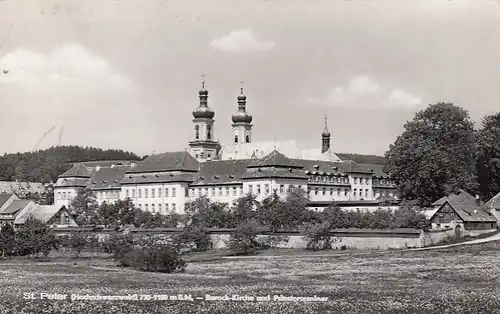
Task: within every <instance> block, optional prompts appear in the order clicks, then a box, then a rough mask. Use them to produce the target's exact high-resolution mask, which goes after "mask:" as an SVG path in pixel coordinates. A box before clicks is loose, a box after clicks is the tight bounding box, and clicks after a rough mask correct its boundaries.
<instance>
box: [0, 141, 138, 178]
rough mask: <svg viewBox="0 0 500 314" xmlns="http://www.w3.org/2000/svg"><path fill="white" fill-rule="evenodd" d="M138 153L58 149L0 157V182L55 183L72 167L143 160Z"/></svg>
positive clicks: (93, 148) (92, 148) (84, 148)
mask: <svg viewBox="0 0 500 314" xmlns="http://www.w3.org/2000/svg"><path fill="white" fill-rule="evenodd" d="M139 159H140V157H139V156H137V155H136V154H134V153H131V152H126V151H123V150H117V149H107V150H103V149H100V148H95V147H80V146H57V147H51V148H49V149H45V150H38V151H35V152H27V153H16V154H5V155H3V156H0V181H15V180H19V181H30V182H50V181H51V180H52V181H53V182H55V181H56V180H57V176H59V175H60V174H61V173H63V172H64V171H66V170H68V169H69V168H71V165H70V164H68V163H71V162H75V161H93V160H139Z"/></svg>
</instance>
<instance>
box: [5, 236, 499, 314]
mask: <svg viewBox="0 0 500 314" xmlns="http://www.w3.org/2000/svg"><path fill="white" fill-rule="evenodd" d="M499 258H500V242H492V243H486V244H481V245H474V246H464V247H453V248H449V249H443V250H434V251H419V252H404V253H403V252H390V253H385V254H378V253H373V254H353V255H344V254H342V255H330V256H328V255H325V256H317V255H314V256H310V257H309V256H301V257H293V256H281V257H274V258H265V257H263V258H260V259H250V260H249V259H243V258H242V259H228V260H218V261H201V262H193V263H191V264H189V266H188V268H187V271H186V273H184V274H154V273H142V272H137V271H132V270H126V269H119V268H116V267H114V266H113V262H112V261H110V260H78V261H75V260H66V261H64V260H59V259H57V260H51V261H48V262H38V261H28V260H16V261H12V260H7V261H4V262H2V263H0V273H1V275H0V287H1V289H0V298H1V300H2V302H0V313H236V314H240V313H280V314H281V313H283V314H285V313H362V314H369V313H440V314H441V313H499V312H500V282H499V280H498V276H499V275H500V266H499V265H498V262H497V261H498V260H499ZM24 293H34V296H35V297H37V299H35V300H26V299H23V294H24ZM40 293H59V294H68V295H70V294H80V295H85V294H89V295H92V296H96V295H128V294H138V295H149V296H153V295H178V294H187V295H191V296H192V297H193V298H194V297H196V296H198V297H203V296H205V294H210V295H219V296H221V295H225V294H228V295H229V296H231V295H233V294H237V295H241V296H243V295H249V296H266V295H268V294H269V295H271V296H272V295H280V294H282V295H286V296H289V295H294V296H306V297H308V296H314V295H317V296H324V297H328V301H327V302H273V301H271V302H248V301H203V300H193V301H166V300H165V301H154V300H149V301H146V300H142V301H141V300H137V301H90V300H86V301H70V300H47V299H45V300H40V299H39V296H40Z"/></svg>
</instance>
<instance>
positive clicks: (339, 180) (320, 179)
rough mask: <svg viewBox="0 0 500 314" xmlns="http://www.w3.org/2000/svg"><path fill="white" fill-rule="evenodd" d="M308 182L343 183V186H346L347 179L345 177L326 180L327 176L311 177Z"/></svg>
mask: <svg viewBox="0 0 500 314" xmlns="http://www.w3.org/2000/svg"><path fill="white" fill-rule="evenodd" d="M309 181H314V182H325V183H326V182H330V183H343V184H348V183H349V179H348V178H345V177H331V178H328V176H312V177H310V178H309Z"/></svg>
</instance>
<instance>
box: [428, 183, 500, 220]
mask: <svg viewBox="0 0 500 314" xmlns="http://www.w3.org/2000/svg"><path fill="white" fill-rule="evenodd" d="M446 203H449V204H450V205H451V206H452V207H453V209H455V211H456V212H457V214H458V216H460V218H461V219H462V220H463V221H465V222H497V219H496V218H495V216H493V215H490V213H489V209H488V207H487V206H486V204H485V203H484V202H480V203H479V206H477V204H476V198H475V197H474V196H472V195H470V194H469V193H467V192H466V191H463V190H460V191H459V192H458V193H456V194H450V195H449V196H448V199H447V200H446V201H445V203H444V204H446ZM444 204H443V205H441V207H440V208H439V210H437V211H436V213H434V216H435V215H436V214H437V213H439V211H440V210H441V208H442V207H443V206H444Z"/></svg>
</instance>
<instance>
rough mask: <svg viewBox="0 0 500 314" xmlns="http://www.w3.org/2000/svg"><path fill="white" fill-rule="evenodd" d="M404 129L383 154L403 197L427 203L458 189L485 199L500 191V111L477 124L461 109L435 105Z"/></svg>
mask: <svg viewBox="0 0 500 314" xmlns="http://www.w3.org/2000/svg"><path fill="white" fill-rule="evenodd" d="M404 128H405V131H404V132H403V133H402V134H401V135H400V136H399V137H398V138H397V139H396V141H395V143H394V144H392V145H391V146H390V148H389V150H388V151H387V153H386V154H385V159H386V169H385V170H386V172H387V173H390V174H391V176H392V178H393V179H394V180H396V181H397V182H398V187H399V194H400V197H401V198H402V199H406V200H412V201H417V202H418V203H419V204H420V205H421V206H428V205H430V204H431V203H433V202H434V201H436V200H438V199H439V198H441V197H443V196H447V195H449V194H451V193H454V192H457V191H458V190H460V189H463V190H466V191H468V192H469V193H471V194H473V195H474V194H476V193H477V194H479V196H480V198H481V199H482V200H483V201H488V200H489V199H491V198H492V197H493V196H495V195H496V194H497V193H500V113H496V114H493V115H487V116H485V117H483V119H482V123H481V125H480V126H479V128H475V125H474V122H473V121H472V120H471V118H470V115H469V112H468V111H467V110H465V109H464V108H461V107H459V106H456V105H454V104H452V103H437V104H433V105H429V106H428V107H427V108H426V109H424V110H422V111H419V112H417V113H416V114H415V117H414V119H413V120H412V121H408V122H407V123H406V124H405V125H404Z"/></svg>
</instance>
